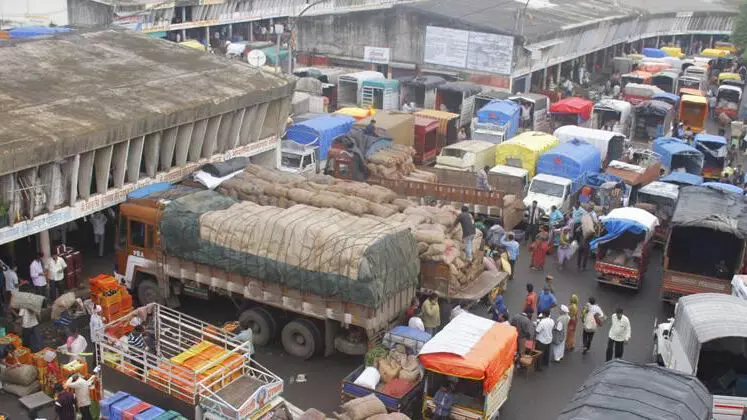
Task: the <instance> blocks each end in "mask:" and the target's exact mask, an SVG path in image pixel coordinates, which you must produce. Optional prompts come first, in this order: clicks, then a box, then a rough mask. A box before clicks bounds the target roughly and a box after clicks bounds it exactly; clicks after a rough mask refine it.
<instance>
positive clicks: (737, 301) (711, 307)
mask: <svg viewBox="0 0 747 420" xmlns="http://www.w3.org/2000/svg"><path fill="white" fill-rule="evenodd" d="M745 319H747V303H745V301H744V300H743V299H742V298H739V297H737V296H730V295H726V294H721V293H698V294H694V295H688V296H683V297H681V298H680V299H679V302H678V303H677V306H676V307H675V310H674V318H670V319H669V320H667V322H664V323H661V324H658V325H657V324H655V325H654V348H653V356H654V360H656V362H657V363H658V364H659V365H662V366H665V367H667V368H670V369H674V370H676V371H679V372H683V373H686V374H689V375H696V376H697V377H698V379H700V380H701V381H702V382H703V384H704V385H705V386H706V387H707V388H708V391H709V392H710V393H711V394H712V395H713V419H714V420H728V419H741V418H743V416H744V415H745V414H746V413H747V411H746V410H745V407H747V368H746V366H747V354H746V351H745V349H746V348H747V323H745Z"/></svg>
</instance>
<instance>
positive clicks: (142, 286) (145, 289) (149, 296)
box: [137, 279, 163, 305]
mask: <svg viewBox="0 0 747 420" xmlns="http://www.w3.org/2000/svg"><path fill="white" fill-rule="evenodd" d="M137 300H138V302H140V305H147V304H149V303H154V302H155V303H163V295H162V294H161V290H160V289H159V288H158V284H157V283H156V282H155V281H154V280H151V279H142V280H140V282H139V283H138V285H137Z"/></svg>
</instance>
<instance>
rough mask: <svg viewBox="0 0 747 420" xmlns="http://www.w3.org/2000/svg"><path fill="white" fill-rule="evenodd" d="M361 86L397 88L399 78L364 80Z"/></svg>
mask: <svg viewBox="0 0 747 420" xmlns="http://www.w3.org/2000/svg"><path fill="white" fill-rule="evenodd" d="M362 86H372V87H375V88H379V89H395V90H398V89H399V80H397V79H377V80H366V81H364V82H363V85H362Z"/></svg>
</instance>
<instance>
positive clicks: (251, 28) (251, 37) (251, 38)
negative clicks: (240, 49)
mask: <svg viewBox="0 0 747 420" xmlns="http://www.w3.org/2000/svg"><path fill="white" fill-rule="evenodd" d="M247 35H248V36H247V37H246V39H248V40H249V42H254V22H249V33H248V34H247Z"/></svg>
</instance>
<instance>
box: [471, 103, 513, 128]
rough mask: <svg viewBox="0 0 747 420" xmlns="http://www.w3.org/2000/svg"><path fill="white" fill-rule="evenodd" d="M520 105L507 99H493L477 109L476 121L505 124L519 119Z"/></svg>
mask: <svg viewBox="0 0 747 420" xmlns="http://www.w3.org/2000/svg"><path fill="white" fill-rule="evenodd" d="M520 114H521V107H520V106H519V104H517V103H515V102H512V101H509V100H493V101H490V102H488V104H487V105H485V106H484V107H482V108H480V109H479V110H478V111H477V121H479V122H481V123H493V124H501V125H502V124H506V123H507V122H509V121H510V122H512V123H513V122H514V120H516V122H517V123H518V121H519V115H520Z"/></svg>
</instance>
